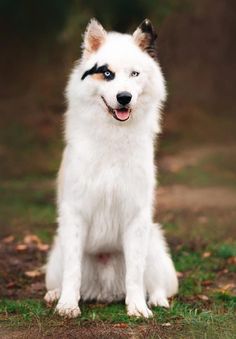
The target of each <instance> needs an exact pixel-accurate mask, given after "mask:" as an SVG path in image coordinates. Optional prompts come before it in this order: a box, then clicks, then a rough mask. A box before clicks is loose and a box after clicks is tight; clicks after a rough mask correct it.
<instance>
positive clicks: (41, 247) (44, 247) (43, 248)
mask: <svg viewBox="0 0 236 339" xmlns="http://www.w3.org/2000/svg"><path fill="white" fill-rule="evenodd" d="M37 249H38V250H39V251H41V252H47V251H48V249H49V245H48V244H43V243H39V244H38V245H37Z"/></svg>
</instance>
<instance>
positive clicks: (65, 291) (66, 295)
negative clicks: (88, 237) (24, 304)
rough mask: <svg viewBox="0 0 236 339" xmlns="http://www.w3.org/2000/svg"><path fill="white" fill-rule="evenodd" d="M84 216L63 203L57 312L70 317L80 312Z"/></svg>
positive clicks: (60, 213) (60, 224) (60, 212)
mask: <svg viewBox="0 0 236 339" xmlns="http://www.w3.org/2000/svg"><path fill="white" fill-rule="evenodd" d="M83 226H84V225H83V221H82V218H80V216H79V215H75V213H74V211H73V209H72V208H71V206H69V205H68V204H66V203H62V204H61V206H60V211H59V239H60V244H61V246H62V248H61V250H62V257H63V262H62V266H63V276H62V290H61V296H60V299H59V301H58V304H57V307H56V312H57V313H58V314H59V315H61V316H65V317H68V318H75V317H77V316H78V315H79V314H80V309H79V306H78V302H79V299H80V285H81V264H82V255H83V244H84V232H85V228H84V227H83Z"/></svg>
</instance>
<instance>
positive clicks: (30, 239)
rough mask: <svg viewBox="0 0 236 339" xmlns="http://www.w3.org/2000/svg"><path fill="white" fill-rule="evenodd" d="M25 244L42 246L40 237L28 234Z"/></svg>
mask: <svg viewBox="0 0 236 339" xmlns="http://www.w3.org/2000/svg"><path fill="white" fill-rule="evenodd" d="M23 242H24V243H25V244H26V245H32V244H41V240H40V239H39V237H38V236H37V235H35V234H28V235H26V236H25V237H24V240H23Z"/></svg>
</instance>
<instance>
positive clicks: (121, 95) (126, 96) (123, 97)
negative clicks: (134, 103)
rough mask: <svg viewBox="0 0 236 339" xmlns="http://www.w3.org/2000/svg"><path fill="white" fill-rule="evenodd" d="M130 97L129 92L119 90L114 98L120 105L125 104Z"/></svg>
mask: <svg viewBox="0 0 236 339" xmlns="http://www.w3.org/2000/svg"><path fill="white" fill-rule="evenodd" d="M131 98H132V94H131V93H129V92H120V93H118V94H117V96H116V99H117V101H118V102H119V104H121V105H127V104H128V103H129V102H130V100H131Z"/></svg>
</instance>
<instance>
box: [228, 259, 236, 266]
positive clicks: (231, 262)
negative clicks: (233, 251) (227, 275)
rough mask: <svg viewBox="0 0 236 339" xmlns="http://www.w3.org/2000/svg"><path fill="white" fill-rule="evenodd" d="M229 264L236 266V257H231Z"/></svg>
mask: <svg viewBox="0 0 236 339" xmlns="http://www.w3.org/2000/svg"><path fill="white" fill-rule="evenodd" d="M227 263H228V264H233V265H236V257H230V258H228V260H227Z"/></svg>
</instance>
